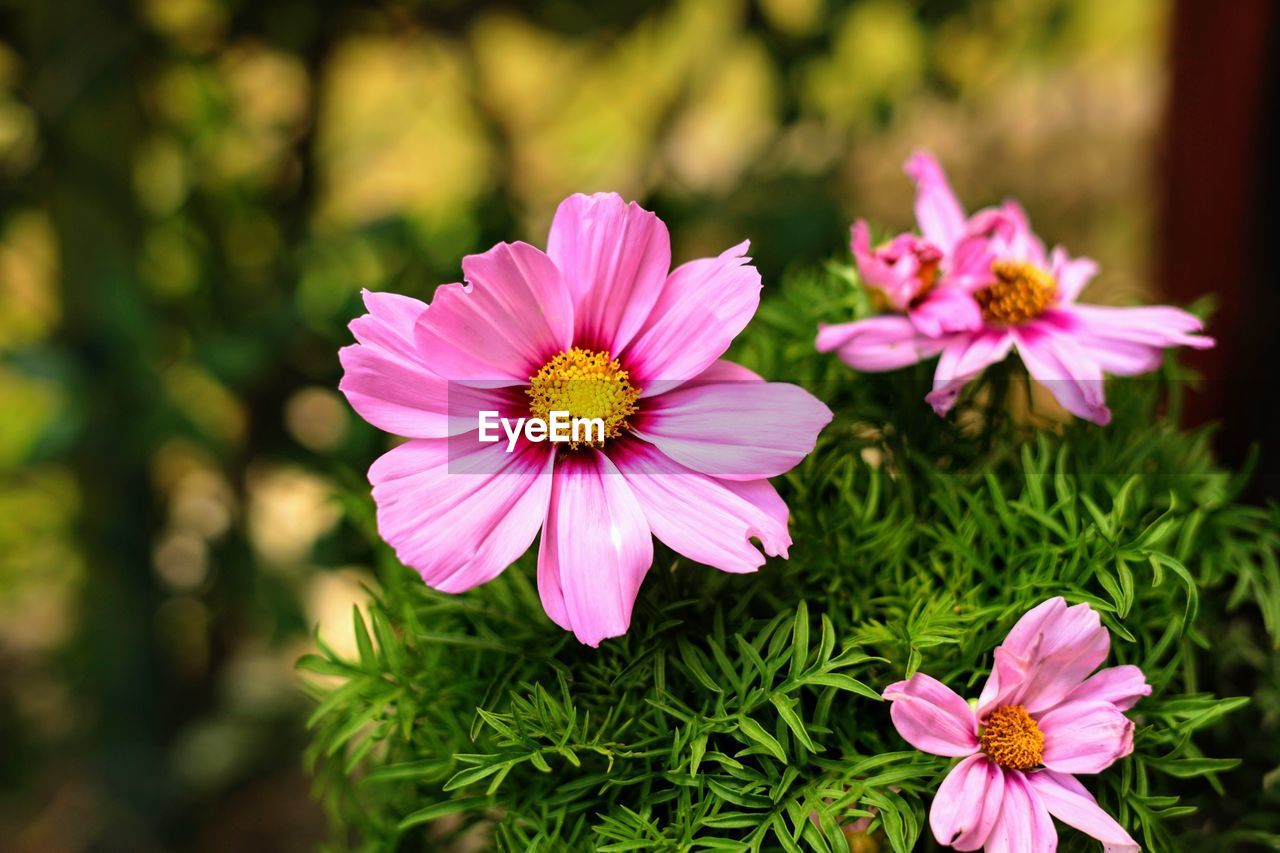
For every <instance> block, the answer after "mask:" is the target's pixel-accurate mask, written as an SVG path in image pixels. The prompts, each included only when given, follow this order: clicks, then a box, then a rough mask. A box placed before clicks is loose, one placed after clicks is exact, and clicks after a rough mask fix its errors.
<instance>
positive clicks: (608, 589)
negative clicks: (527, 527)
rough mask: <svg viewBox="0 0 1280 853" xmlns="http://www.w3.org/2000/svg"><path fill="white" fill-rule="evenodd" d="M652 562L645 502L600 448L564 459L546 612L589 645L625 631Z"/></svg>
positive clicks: (555, 489)
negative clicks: (638, 497) (641, 584)
mask: <svg viewBox="0 0 1280 853" xmlns="http://www.w3.org/2000/svg"><path fill="white" fill-rule="evenodd" d="M652 563H653V537H652V536H651V535H650V533H649V526H648V523H647V522H646V521H645V519H644V512H643V510H642V509H641V507H640V502H639V501H637V500H636V496H635V494H634V493H633V492H632V491H631V487H630V486H628V485H627V483H626V480H625V479H624V478H623V477H622V475H621V474H619V473H618V469H617V468H616V467H614V464H613V463H612V462H610V461H609V458H608V457H607V456H605V455H604V454H603V453H601V452H600V451H598V450H587V451H582V452H578V453H570V454H567V455H565V456H562V457H561V458H560V459H558V460H557V462H556V466H555V476H554V478H553V486H552V490H551V502H550V508H549V509H548V511H547V520H546V524H545V526H544V527H543V531H542V544H541V546H540V548H539V550H538V593H539V595H540V596H541V597H542V604H543V607H544V609H545V610H546V611H547V615H548V616H550V617H551V619H552V620H553V621H555V622H556V623H557V624H559V625H561V626H562V627H564V628H567V629H569V630H571V631H573V633H574V635H575V636H577V638H578V639H579V640H580V641H582V642H583V643H586V644H587V645H589V646H598V645H599V644H600V641H601V640H603V639H606V638H607V637H618V636H621V635H622V634H625V633H626V632H627V628H628V627H630V625H631V608H632V607H633V606H634V605H635V602H636V596H637V595H638V594H639V592H640V583H641V582H642V581H643V580H644V576H645V574H646V573H648V571H649V566H650V565H651V564H652Z"/></svg>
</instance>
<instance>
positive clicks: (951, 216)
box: [903, 151, 965, 252]
mask: <svg viewBox="0 0 1280 853" xmlns="http://www.w3.org/2000/svg"><path fill="white" fill-rule="evenodd" d="M903 171H905V172H906V173H907V176H908V177H910V178H911V179H912V180H913V181H915V183H916V204H915V208H916V222H918V223H919V224H920V233H921V234H923V235H924V237H925V239H926V240H928V241H929V242H930V243H933V244H934V245H935V246H937V247H938V248H939V249H942V251H943V252H950V251H951V249H952V248H953V247H954V246H955V244H956V241H958V240H959V239H960V238H961V237H962V236H963V235H964V229H965V216H964V208H963V207H961V206H960V202H959V200H958V199H957V198H956V194H955V192H954V191H953V190H952V189H951V184H950V183H949V182H948V181H947V175H946V173H945V172H944V171H943V170H942V166H941V165H939V163H938V161H937V160H936V159H934V158H933V156H932V155H930V154H926V153H924V152H922V151H918V152H916V153H915V154H913V155H911V157H910V158H909V159H908V160H907V162H906V164H905V165H904V166H903Z"/></svg>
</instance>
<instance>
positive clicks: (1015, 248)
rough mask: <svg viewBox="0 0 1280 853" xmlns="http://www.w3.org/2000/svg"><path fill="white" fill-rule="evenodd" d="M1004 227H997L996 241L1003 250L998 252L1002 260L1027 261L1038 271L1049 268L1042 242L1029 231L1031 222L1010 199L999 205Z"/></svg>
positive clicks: (1025, 213) (1020, 206) (1024, 212)
mask: <svg viewBox="0 0 1280 853" xmlns="http://www.w3.org/2000/svg"><path fill="white" fill-rule="evenodd" d="M1000 210H1001V213H1003V215H1004V219H1005V222H1006V223H1007V225H1006V226H1005V227H997V229H996V231H997V240H996V242H1002V243H1003V244H1004V245H1003V248H1002V249H1001V250H1000V251H999V252H998V254H999V256H1000V257H1001V258H1002V259H1004V260H1011V261H1027V262H1028V263H1031V264H1033V265H1035V266H1037V267H1039V268H1040V269H1047V268H1048V267H1049V259H1048V256H1047V255H1046V253H1045V250H1044V241H1043V240H1041V239H1040V238H1039V237H1037V236H1036V233H1035V232H1034V231H1032V230H1031V220H1030V219H1029V218H1028V217H1027V212H1026V211H1025V210H1023V209H1022V205H1020V204H1018V202H1016V201H1013V200H1012V199H1010V200H1008V201H1006V202H1005V203H1004V204H1003V205H1001V208H1000Z"/></svg>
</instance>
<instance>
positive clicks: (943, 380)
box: [925, 329, 1013, 415]
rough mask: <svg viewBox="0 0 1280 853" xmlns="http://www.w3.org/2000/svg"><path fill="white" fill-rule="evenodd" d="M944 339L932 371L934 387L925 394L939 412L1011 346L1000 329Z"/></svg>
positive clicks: (948, 407)
mask: <svg viewBox="0 0 1280 853" xmlns="http://www.w3.org/2000/svg"><path fill="white" fill-rule="evenodd" d="M943 340H945V341H946V345H945V346H944V348H943V350H942V356H941V357H940V358H939V359H938V366H937V368H936V369H935V370H934V372H933V390H932V391H930V392H929V394H928V396H926V397H925V401H926V402H928V403H929V405H930V406H933V410H934V411H935V412H937V413H938V414H939V415H945V414H946V413H947V412H949V411H951V407H952V406H954V405H955V404H956V400H957V399H959V397H960V389H961V388H963V387H964V386H965V385H967V384H968V383H969V382H970V381H972V380H973V379H975V378H977V377H978V375H979V374H981V373H982V371H984V370H986V369H987V368H988V367H990V366H991V365H993V364H995V363H996V362H998V361H1002V360H1003V359H1004V358H1005V357H1006V356H1007V355H1008V354H1009V350H1010V349H1012V348H1013V338H1012V337H1010V335H1009V333H1008V332H1007V331H1004V330H1002V329H992V330H988V331H984V332H974V333H970V334H959V335H954V336H952V337H950V338H946V339H943Z"/></svg>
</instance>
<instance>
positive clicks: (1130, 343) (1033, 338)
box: [817, 154, 1213, 424]
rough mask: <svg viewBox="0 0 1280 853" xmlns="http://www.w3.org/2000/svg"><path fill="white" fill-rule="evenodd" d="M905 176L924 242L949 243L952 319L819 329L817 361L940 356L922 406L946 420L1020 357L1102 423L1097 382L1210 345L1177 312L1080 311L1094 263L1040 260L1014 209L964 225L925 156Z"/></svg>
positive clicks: (860, 365) (1071, 406)
mask: <svg viewBox="0 0 1280 853" xmlns="http://www.w3.org/2000/svg"><path fill="white" fill-rule="evenodd" d="M908 170H909V171H910V172H911V173H912V175H913V176H914V177H916V180H917V185H918V188H919V192H918V195H917V197H916V218H917V219H918V220H919V221H920V224H921V230H922V231H923V232H924V234H925V236H926V239H930V235H931V234H932V235H935V236H934V237H933V238H931V242H932V240H949V241H950V242H949V243H947V246H948V247H947V248H945V249H944V250H943V252H944V257H945V258H946V278H945V280H946V282H947V284H948V289H947V294H948V295H947V301H946V303H945V305H939V306H938V308H939V310H942V311H951V312H953V313H952V314H951V315H950V320H949V321H947V320H944V319H939V318H938V317H937V316H931V318H930V323H929V324H921V323H919V322H915V321H912V322H908V321H907V319H906V318H903V317H900V316H896V315H882V316H878V317H871V318H868V319H865V320H860V321H857V322H853V323H844V324H841V325H837V326H826V327H823V328H821V329H820V330H819V333H818V339H817V348H818V349H819V350H820V351H822V352H830V351H832V350H836V351H838V353H839V355H840V357H841V358H842V359H843V360H844V361H845V362H846V363H847V364H849V365H850V366H851V367H854V368H855V369H858V370H864V371H880V370H891V369H895V368H898V367H903V366H906V365H908V364H914V363H915V362H917V361H922V360H923V359H926V358H931V357H933V356H935V355H940V358H939V359H938V366H937V369H936V371H935V373H934V387H933V391H932V392H931V393H930V394H929V395H928V396H927V400H928V401H929V403H930V404H931V405H932V406H933V408H934V410H935V411H936V412H938V413H939V414H946V413H947V412H948V411H949V410H950V409H951V407H952V406H953V405H954V404H955V401H956V399H957V397H958V396H959V391H960V389H961V388H962V387H963V386H964V385H965V384H966V383H968V382H969V381H970V380H972V379H974V378H976V377H977V376H978V375H979V374H981V373H982V371H983V370H985V369H986V368H987V367H988V366H990V365H992V364H994V363H996V362H998V361H1002V360H1003V359H1004V358H1005V357H1006V356H1008V355H1009V353H1010V351H1012V350H1014V349H1016V350H1017V352H1018V354H1019V356H1020V357H1021V358H1022V362H1023V364H1024V365H1025V366H1026V368H1027V372H1028V373H1030V375H1031V376H1032V378H1034V379H1036V380H1037V381H1038V382H1041V383H1043V384H1045V385H1047V386H1048V388H1049V390H1050V391H1051V392H1052V393H1053V395H1054V397H1055V398H1057V400H1058V402H1059V403H1061V404H1062V405H1063V407H1064V408H1066V409H1067V410H1068V411H1069V412H1071V413H1072V414H1074V415H1076V416H1078V417H1082V418H1086V419H1088V420H1091V421H1094V422H1095V423H1100V424H1106V423H1108V422H1109V421H1110V419H1111V412H1110V411H1109V410H1108V409H1107V407H1106V405H1105V402H1104V394H1103V374H1104V373H1111V374H1114V375H1117V376H1132V375H1135V374H1139V373H1147V372H1150V371H1152V370H1154V369H1156V367H1158V366H1159V364H1160V360H1161V352H1162V350H1163V349H1164V348H1165V347H1170V346H1190V347H1195V348H1198V349H1203V348H1206V347H1211V346H1213V340H1212V339H1211V338H1207V337H1203V336H1201V335H1198V334H1196V333H1197V332H1199V331H1200V330H1201V328H1202V325H1201V323H1200V321H1199V320H1198V319H1197V318H1196V317H1194V316H1192V315H1191V314H1188V313H1187V312H1185V311H1181V310H1179V309H1177V308H1170V307H1165V306H1152V307H1130V308H1113V307H1104V306H1101V305H1081V304H1078V303H1076V298H1077V297H1078V296H1079V295H1080V292H1081V291H1082V290H1083V289H1084V287H1085V285H1086V284H1088V283H1089V280H1090V279H1091V278H1093V276H1094V274H1095V273H1096V272H1097V264H1095V263H1094V262H1093V261H1092V260H1089V259H1088V258H1071V257H1069V256H1068V255H1067V253H1066V251H1065V250H1064V249H1063V248H1062V247H1056V248H1055V249H1054V250H1053V251H1052V253H1047V252H1046V251H1045V247H1044V244H1043V242H1041V240H1040V239H1039V238H1038V237H1037V236H1036V235H1035V234H1034V233H1033V232H1032V231H1031V227H1030V225H1029V223H1028V221H1027V216H1026V213H1025V212H1024V211H1023V210H1022V208H1021V206H1020V205H1018V204H1017V202H1013V201H1007V202H1005V204H1004V205H1003V206H1002V207H1000V208H998V209H988V210H984V211H980V212H979V213H977V214H975V215H974V216H972V217H970V218H966V216H965V213H964V210H963V208H962V207H961V206H960V203H959V201H958V200H957V199H956V197H955V194H954V193H953V192H952V191H951V187H950V185H949V184H948V183H947V180H946V176H945V175H944V174H943V172H942V169H941V167H940V166H938V164H937V162H936V161H934V160H933V158H931V157H929V156H928V155H924V154H917V155H915V156H914V157H913V158H912V160H911V161H909V163H908ZM937 235H945V236H937ZM899 239H901V238H899ZM860 263H861V262H860ZM917 298H918V297H917ZM975 312H976V315H977V317H978V318H979V322H978V323H976V324H974V323H973V322H972V320H973V317H974V313H975ZM933 313H934V312H932V311H931V314H933Z"/></svg>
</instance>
